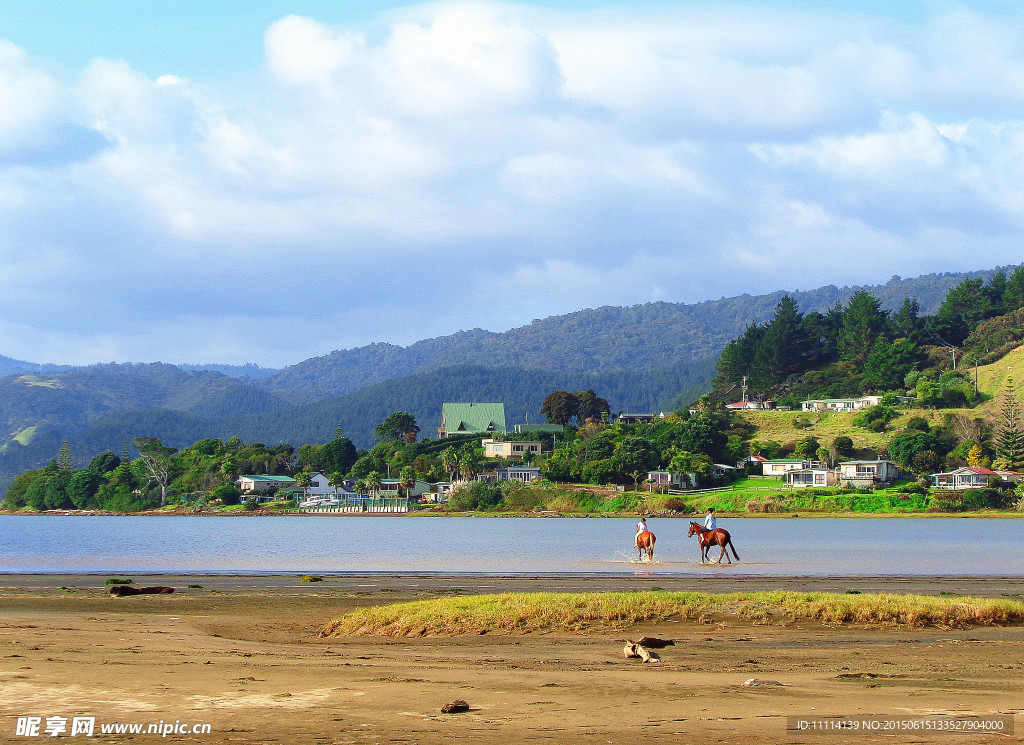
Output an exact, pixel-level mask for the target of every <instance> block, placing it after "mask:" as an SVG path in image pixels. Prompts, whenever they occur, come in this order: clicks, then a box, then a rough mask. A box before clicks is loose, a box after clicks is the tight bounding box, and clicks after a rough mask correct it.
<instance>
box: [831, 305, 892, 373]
mask: <svg viewBox="0 0 1024 745" xmlns="http://www.w3.org/2000/svg"><path fill="white" fill-rule="evenodd" d="M888 321H889V315H888V313H886V311H884V310H882V307H881V303H879V301H878V298H876V297H875V296H874V295H872V294H871V293H870V292H868V291H867V290H858V291H857V292H856V293H855V294H854V296H853V297H852V298H850V302H849V304H848V305H847V306H846V313H845V314H844V316H843V331H842V333H841V334H840V336H839V358H840V359H841V360H842V361H843V362H849V363H850V364H852V365H853V366H854V367H856V368H857V369H860V368H862V367H863V366H864V361H865V360H866V359H867V358H868V355H869V354H871V350H872V349H874V348H875V342H877V341H878V339H879V338H881V337H882V336H883V335H884V334H885V332H886V329H887V327H888Z"/></svg>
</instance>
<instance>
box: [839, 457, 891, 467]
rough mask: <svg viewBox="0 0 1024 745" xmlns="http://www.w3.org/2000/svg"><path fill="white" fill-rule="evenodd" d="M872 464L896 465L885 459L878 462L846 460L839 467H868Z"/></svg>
mask: <svg viewBox="0 0 1024 745" xmlns="http://www.w3.org/2000/svg"><path fill="white" fill-rule="evenodd" d="M871 463H892V464H893V465H896V464H895V463H894V462H893V461H891V460H885V459H884V458H883V459H878V460H844V461H843V462H842V463H840V464H839V465H841V466H860V465H868V464H871Z"/></svg>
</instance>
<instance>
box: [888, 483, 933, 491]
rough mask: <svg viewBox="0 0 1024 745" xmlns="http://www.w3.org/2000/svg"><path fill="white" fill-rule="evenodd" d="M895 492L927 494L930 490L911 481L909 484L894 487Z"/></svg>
mask: <svg viewBox="0 0 1024 745" xmlns="http://www.w3.org/2000/svg"><path fill="white" fill-rule="evenodd" d="M893 491H894V492H896V493H897V494H927V493H928V488H927V487H925V486H922V485H921V484H918V483H916V482H913V481H911V482H909V483H906V484H900V485H899V486H896V487H893Z"/></svg>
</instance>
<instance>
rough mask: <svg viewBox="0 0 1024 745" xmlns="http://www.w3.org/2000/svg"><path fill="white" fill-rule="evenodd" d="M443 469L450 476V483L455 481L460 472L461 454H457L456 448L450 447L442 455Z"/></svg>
mask: <svg viewBox="0 0 1024 745" xmlns="http://www.w3.org/2000/svg"><path fill="white" fill-rule="evenodd" d="M441 468H443V469H444V472H445V473H447V474H448V480H449V481H454V480H455V476H456V474H458V472H459V454H458V453H456V452H455V448H453V447H449V448H447V449H446V450H445V451H444V452H443V453H441Z"/></svg>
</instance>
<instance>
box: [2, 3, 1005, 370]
mask: <svg viewBox="0 0 1024 745" xmlns="http://www.w3.org/2000/svg"><path fill="white" fill-rule="evenodd" d="M1022 6H1024V4H1021V3H1018V2H1003V1H1002V0H987V1H983V0H978V1H977V2H961V3H957V2H946V1H940V0H937V1H927V2H925V1H922V2H901V3H892V2H873V1H870V0H861V1H860V2H843V1H841V0H831V1H821V0H818V1H815V2H810V0H775V1H773V2H767V1H760V2H757V1H755V2H734V3H729V2H684V1H677V2H668V1H667V0H648V1H646V2H627V1H626V0H608V1H607V2H597V1H594V0H560V1H556V0H544V1H538V2H533V3H498V2H480V1H476V0H465V1H463V0H457V1H451V2H448V1H443V2H436V3H426V4H402V3H397V2H391V1H388V0H363V1H362V2H358V3H354V2H337V1H334V2H326V1H320V0H292V1H291V2H288V1H287V0H267V1H266V2H260V3H242V2H226V1H224V0H202V1H200V0H176V1H175V2H159V1H156V0H154V1H153V2H145V3H140V2H137V0H93V1H92V2H71V3H69V2H67V1H66V0H60V1H59V2H58V1H57V0H33V1H32V2H27V1H19V2H11V1H10V0H0V354H3V355H6V356H9V357H15V358H18V359H25V360H30V361H33V362H55V363H66V364H89V363H95V362H111V361H118V362H124V361H135V362H148V361H163V362H172V363H175V362H177V363H212V362H218V363H234V364H241V363H245V362H254V363H257V364H260V365H264V366H274V367H278V366H283V365H287V364H292V363H295V362H299V361H301V360H303V359H306V358H309V357H313V356H318V355H322V354H327V353H329V352H330V351H332V350H336V349H346V348H351V347H355V346H361V345H363V344H368V343H371V342H376V341H386V342H391V343H395V344H403V345H404V344H409V343H412V342H414V341H416V340H419V339H423V338H429V337H433V336H439V335H445V334H450V333H454V332H456V331H459V330H461V329H468V328H476V327H480V328H486V329H489V330H492V331H503V330H506V329H508V328H512V327H515V326H520V325H524V324H527V323H530V322H531V321H532V320H533V319H536V318H543V317H546V316H549V315H557V314H562V313H567V312H572V311H574V310H579V309H582V308H590V307H598V306H602V305H632V304H637V303H645V302H651V301H671V302H687V303H692V302H699V301H702V300H709V299H717V298H719V297H723V296H735V295H740V294H743V293H751V294H760V293H766V292H771V291H774V290H777V289H790V290H795V289H810V288H813V287H818V286H821V285H826V284H837V285H847V284H867V283H876V282H885V281H886V280H887V279H889V277H891V276H892V275H895V274H898V275H902V276H905V277H906V276H915V275H918V274H925V273H930V272H944V271H963V270H971V269H982V268H989V267H992V266H996V265H1005V264H1017V263H1021V262H1022V261H1024V256H1022V250H1021V232H1022V231H1021V228H1022V226H1024V23H1022V20H1024V7H1022Z"/></svg>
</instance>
